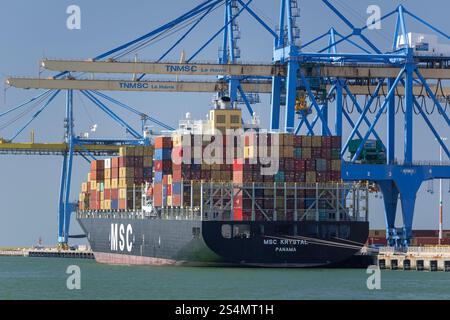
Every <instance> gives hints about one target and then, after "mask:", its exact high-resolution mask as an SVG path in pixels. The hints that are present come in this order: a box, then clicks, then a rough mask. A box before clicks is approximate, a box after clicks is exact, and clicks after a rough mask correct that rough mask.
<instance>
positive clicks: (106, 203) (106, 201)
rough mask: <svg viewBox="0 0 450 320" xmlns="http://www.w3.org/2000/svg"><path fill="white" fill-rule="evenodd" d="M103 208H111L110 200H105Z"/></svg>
mask: <svg viewBox="0 0 450 320" xmlns="http://www.w3.org/2000/svg"><path fill="white" fill-rule="evenodd" d="M104 206H105V210H111V200H105V205H104Z"/></svg>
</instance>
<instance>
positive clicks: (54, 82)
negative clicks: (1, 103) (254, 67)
mask: <svg viewBox="0 0 450 320" xmlns="http://www.w3.org/2000/svg"><path fill="white" fill-rule="evenodd" d="M6 84H7V85H9V86H12V87H16V88H21V89H44V88H47V89H61V90H99V91H138V92H219V91H224V90H228V83H224V82H205V81H202V82H196V81H128V80H69V79H37V78H8V79H7V80H6ZM241 86H242V89H244V90H245V91H246V92H260V93H270V92H271V91H272V83H271V82H268V81H264V82H242V83H241Z"/></svg>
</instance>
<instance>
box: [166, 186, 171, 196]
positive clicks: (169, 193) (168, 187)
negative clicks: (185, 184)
mask: <svg viewBox="0 0 450 320" xmlns="http://www.w3.org/2000/svg"><path fill="white" fill-rule="evenodd" d="M167 195H168V196H171V195H172V185H171V184H169V185H167Z"/></svg>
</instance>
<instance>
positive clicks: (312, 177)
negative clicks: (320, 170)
mask: <svg viewBox="0 0 450 320" xmlns="http://www.w3.org/2000/svg"><path fill="white" fill-rule="evenodd" d="M316 182H317V178H316V172H315V171H308V172H306V183H316Z"/></svg>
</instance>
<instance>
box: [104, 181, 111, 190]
mask: <svg viewBox="0 0 450 320" xmlns="http://www.w3.org/2000/svg"><path fill="white" fill-rule="evenodd" d="M105 189H111V180H110V179H105Z"/></svg>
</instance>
